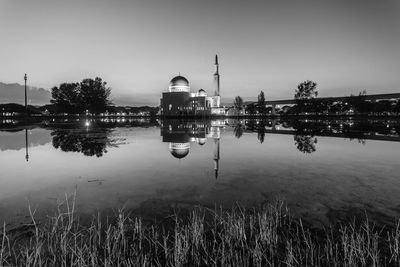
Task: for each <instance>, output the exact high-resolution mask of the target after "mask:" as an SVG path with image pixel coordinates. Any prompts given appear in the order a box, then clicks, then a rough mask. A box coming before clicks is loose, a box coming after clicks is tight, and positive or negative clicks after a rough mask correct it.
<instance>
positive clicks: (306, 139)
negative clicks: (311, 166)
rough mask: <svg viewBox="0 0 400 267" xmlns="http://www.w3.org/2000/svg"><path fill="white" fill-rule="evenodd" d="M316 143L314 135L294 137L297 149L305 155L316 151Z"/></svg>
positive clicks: (297, 135)
mask: <svg viewBox="0 0 400 267" xmlns="http://www.w3.org/2000/svg"><path fill="white" fill-rule="evenodd" d="M317 142H318V140H317V138H316V137H314V135H304V134H296V135H295V136H294V143H295V145H296V147H297V149H298V150H299V151H301V152H303V153H306V154H311V153H313V152H315V151H316V150H317V149H316V147H315V145H316V144H317Z"/></svg>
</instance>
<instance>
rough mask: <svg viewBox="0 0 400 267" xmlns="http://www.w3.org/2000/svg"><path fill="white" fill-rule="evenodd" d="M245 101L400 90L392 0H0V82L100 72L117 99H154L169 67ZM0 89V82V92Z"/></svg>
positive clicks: (399, 45) (56, 80) (50, 81)
mask: <svg viewBox="0 0 400 267" xmlns="http://www.w3.org/2000/svg"><path fill="white" fill-rule="evenodd" d="M215 54H218V55H219V57H220V72H221V94H222V97H223V99H226V101H228V100H229V99H232V98H233V97H234V96H236V95H241V96H242V97H244V98H245V100H247V99H250V98H256V96H257V94H258V93H259V92H260V90H264V92H265V94H266V97H267V98H269V99H278V98H291V97H293V94H294V89H295V88H296V86H297V84H298V83H300V82H301V81H304V80H306V79H311V80H314V81H316V82H317V83H318V89H319V92H320V95H321V96H335V95H338V96H342V95H349V94H351V93H358V92H359V91H361V90H363V89H366V90H367V92H368V93H369V94H372V93H385V92H387V93H390V92H400V75H399V74H400V73H399V70H400V1H399V0H330V1H327V0H292V1H289V0H276V1H270V0H260V1H255V0H253V1H252V0H248V1H243V0H241V1H238V0H229V1H228V0H158V1H155V0H131V1H128V0H125V1H122V0H121V1H119V0H113V1H111V0H110V1H102V0H79V1H75V0H68V1H57V0H35V1H32V0H26V1H22V0H0V81H1V82H8V83H12V82H19V83H23V79H22V77H23V74H24V73H25V72H27V73H28V75H29V83H30V84H31V85H32V86H38V87H44V88H48V89H50V88H51V87H52V86H54V85H58V84H60V83H62V82H72V81H80V80H81V79H83V78H86V77H95V76H100V77H102V78H103V79H104V80H106V81H107V82H108V83H109V85H110V86H111V87H112V88H113V96H114V98H115V102H116V103H117V104H118V103H120V104H132V105H137V104H150V105H155V104H158V103H159V98H160V97H161V92H163V91H165V90H166V89H167V88H168V84H169V80H170V79H171V78H172V77H174V76H175V75H177V74H178V73H179V72H180V73H181V74H182V75H183V76H185V77H186V78H187V79H188V80H189V82H190V85H191V87H192V89H193V90H198V89H200V88H204V89H205V90H206V91H208V92H210V93H211V92H212V86H213V83H212V74H213V71H214V65H213V63H214V62H213V61H214V55H215ZM0 93H1V92H0Z"/></svg>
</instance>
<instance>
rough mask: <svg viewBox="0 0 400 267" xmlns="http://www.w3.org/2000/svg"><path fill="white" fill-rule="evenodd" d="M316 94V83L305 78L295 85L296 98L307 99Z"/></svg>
mask: <svg viewBox="0 0 400 267" xmlns="http://www.w3.org/2000/svg"><path fill="white" fill-rule="evenodd" d="M317 96H318V91H317V83H315V82H313V81H309V80H307V81H304V82H302V83H300V84H299V85H298V86H297V89H296V93H295V95H294V98H295V99H296V100H309V99H313V98H315V97H317Z"/></svg>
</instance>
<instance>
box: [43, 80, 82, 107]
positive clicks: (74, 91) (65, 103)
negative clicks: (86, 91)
mask: <svg viewBox="0 0 400 267" xmlns="http://www.w3.org/2000/svg"><path fill="white" fill-rule="evenodd" d="M51 97H52V98H53V99H51V100H50V102H51V103H52V104H54V105H55V106H56V108H57V110H58V111H60V112H68V113H71V112H74V111H75V112H76V111H77V109H78V107H79V104H80V102H81V101H80V99H79V98H80V96H79V83H62V84H60V87H57V86H55V87H53V88H52V89H51Z"/></svg>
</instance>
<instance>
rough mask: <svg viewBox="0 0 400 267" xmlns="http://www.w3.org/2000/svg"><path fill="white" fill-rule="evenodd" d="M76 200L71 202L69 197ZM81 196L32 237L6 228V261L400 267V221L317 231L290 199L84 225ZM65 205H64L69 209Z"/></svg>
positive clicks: (1, 256)
mask: <svg viewBox="0 0 400 267" xmlns="http://www.w3.org/2000/svg"><path fill="white" fill-rule="evenodd" d="M67 200H68V199H67ZM74 203H75V201H72V202H71V203H69V202H68V201H67V202H66V203H63V204H62V205H61V204H60V206H59V209H58V213H57V215H56V216H55V217H52V218H50V219H49V220H48V222H46V223H43V224H41V225H39V224H38V223H37V222H36V221H35V220H34V213H35V212H34V211H32V210H30V211H31V215H32V224H31V225H30V227H31V230H30V231H29V232H28V233H29V234H25V235H23V236H21V235H14V234H12V233H8V232H7V231H6V229H5V227H4V228H3V231H2V234H1V238H0V241H1V248H0V265H1V266H2V265H13V266H14V265H16V266H388V265H389V266H399V264H400V256H399V252H400V226H399V225H398V226H397V228H395V229H391V230H382V229H380V230H378V229H375V228H374V227H372V226H371V223H370V222H369V221H368V220H365V221H364V223H363V224H362V225H360V226H358V227H356V226H354V224H352V225H343V226H340V227H338V228H337V229H335V230H334V229H327V230H324V231H317V230H313V229H310V228H307V227H305V226H304V225H303V223H302V222H301V220H294V219H293V218H292V217H291V216H289V213H288V210H287V209H286V206H285V205H284V204H283V203H282V202H279V201H278V202H276V203H274V204H273V205H267V206H265V207H264V208H263V209H261V210H257V211H255V210H252V211H247V210H244V209H243V208H240V207H235V208H233V209H231V210H229V211H222V210H220V211H218V212H216V211H208V210H206V209H202V208H197V209H195V210H193V211H192V212H191V214H190V216H189V218H186V219H184V218H178V217H177V216H173V217H172V218H173V219H172V220H173V223H172V224H171V225H172V226H171V227H164V226H162V225H161V226H156V224H154V225H147V226H144V225H143V224H142V221H141V219H140V218H136V217H126V216H124V214H123V213H122V212H120V213H119V215H118V217H117V218H116V220H115V223H101V220H100V216H96V218H95V219H93V221H92V223H91V225H89V226H83V225H82V224H80V222H79V219H78V218H76V217H75V210H74V209H75V208H74ZM61 206H63V209H62V208H61Z"/></svg>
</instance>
